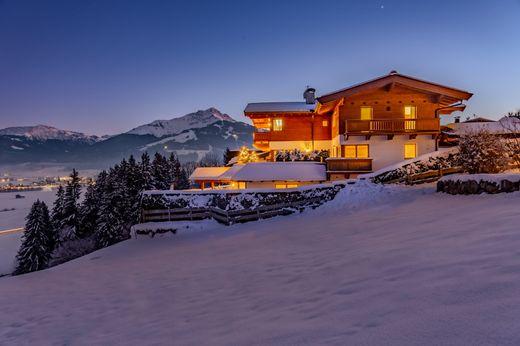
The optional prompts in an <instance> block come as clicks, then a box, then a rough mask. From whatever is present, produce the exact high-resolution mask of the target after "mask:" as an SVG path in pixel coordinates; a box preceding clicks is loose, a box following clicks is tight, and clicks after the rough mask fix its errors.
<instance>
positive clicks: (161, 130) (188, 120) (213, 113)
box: [127, 107, 236, 137]
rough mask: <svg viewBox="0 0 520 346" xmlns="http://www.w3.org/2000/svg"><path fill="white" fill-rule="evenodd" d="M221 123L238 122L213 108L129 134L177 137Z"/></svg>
mask: <svg viewBox="0 0 520 346" xmlns="http://www.w3.org/2000/svg"><path fill="white" fill-rule="evenodd" d="M219 121H229V122H233V123H234V122H236V120H235V119H233V118H232V117H230V116H229V115H227V114H225V113H222V112H220V111H219V110H218V109H216V108H214V107H211V108H208V109H206V110H198V111H196V112H194V113H189V114H186V115H184V116H182V117H179V118H173V119H170V120H155V121H153V122H151V123H149V124H146V125H141V126H139V127H136V128H134V129H132V130H130V131H128V132H127V133H128V134H134V135H153V136H155V137H163V136H167V135H175V134H178V133H181V132H183V131H186V130H189V129H196V128H202V127H206V126H208V125H211V124H213V123H216V122H219Z"/></svg>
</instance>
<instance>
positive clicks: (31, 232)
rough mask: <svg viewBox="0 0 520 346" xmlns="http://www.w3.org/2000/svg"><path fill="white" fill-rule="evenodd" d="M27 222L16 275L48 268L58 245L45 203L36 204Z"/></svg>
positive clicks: (38, 202)
mask: <svg viewBox="0 0 520 346" xmlns="http://www.w3.org/2000/svg"><path fill="white" fill-rule="evenodd" d="M26 220H27V222H26V224H25V231H24V234H23V238H22V245H21V247H20V249H19V250H18V255H17V256H16V260H17V262H18V265H17V267H16V270H15V274H23V273H28V272H32V271H36V270H41V269H44V268H45V267H47V264H48V263H49V260H50V258H51V254H52V251H53V250H54V247H55V245H56V244H55V239H54V232H53V227H52V223H51V219H50V216H49V209H48V208H47V205H46V204H45V203H44V202H40V201H39V200H37V201H36V202H34V204H33V205H32V207H31V211H30V212H29V215H28V216H27V218H26Z"/></svg>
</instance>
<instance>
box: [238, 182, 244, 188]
mask: <svg viewBox="0 0 520 346" xmlns="http://www.w3.org/2000/svg"><path fill="white" fill-rule="evenodd" d="M238 188H239V189H245V188H246V182H245V181H239V182H238Z"/></svg>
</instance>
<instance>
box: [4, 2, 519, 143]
mask: <svg viewBox="0 0 520 346" xmlns="http://www.w3.org/2000/svg"><path fill="white" fill-rule="evenodd" d="M519 18H520V1H519V0H500V1H491V0H490V1H456V0H451V1H384V0H381V1H372V0H368V1H280V0H278V1H266V0H262V1H247V0H242V1H157V0H151V1H144V0H143V1H112V0H100V1H74V0H64V1H45V0H36V1H25V0H0V128H2V127H7V126H15V125H34V124H48V125H52V126H57V127H60V128H65V129H70V130H76V131H82V132H87V133H94V134H113V133H117V132H122V131H127V130H129V129H131V128H133V127H135V126H137V125H141V124H143V123H147V122H150V121H152V120H155V119H169V118H172V117H176V116H180V115H183V114H185V113H188V112H191V111H194V110H197V109H204V108H208V107H210V106H215V107H217V108H219V109H220V110H221V111H223V112H226V113H228V114H230V115H232V116H233V117H235V118H237V119H240V120H245V119H244V117H243V113H242V111H243V108H244V107H245V105H246V103H248V102H259V101H298V100H300V99H301V94H302V91H303V89H304V87H305V86H306V85H311V86H313V87H315V88H316V89H317V92H318V94H323V93H326V92H329V91H333V90H335V89H339V88H343V87H346V86H349V85H351V84H355V83H359V82H362V81H365V80H367V79H371V78H374V77H377V76H379V75H382V74H386V73H388V72H389V71H390V70H393V69H396V70H398V71H399V72H401V73H404V74H409V75H413V76H416V77H419V78H423V79H427V80H431V81H434V82H438V83H443V84H447V85H451V86H454V87H459V88H461V89H466V90H468V91H471V92H473V93H474V94H475V96H474V97H473V98H472V99H471V100H470V101H469V102H468V108H467V110H466V112H465V113H464V114H465V115H472V114H473V113H476V114H478V115H482V116H488V117H492V118H498V117H500V116H501V115H503V114H505V113H507V112H508V111H513V110H517V109H519V108H520V25H519Z"/></svg>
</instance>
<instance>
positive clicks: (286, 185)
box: [274, 183, 298, 189]
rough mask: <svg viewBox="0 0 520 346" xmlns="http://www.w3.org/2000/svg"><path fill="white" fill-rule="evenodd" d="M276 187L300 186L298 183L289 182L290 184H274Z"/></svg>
mask: <svg viewBox="0 0 520 346" xmlns="http://www.w3.org/2000/svg"><path fill="white" fill-rule="evenodd" d="M274 187H275V189H294V188H295V187H298V184H295V183H289V184H274Z"/></svg>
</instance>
